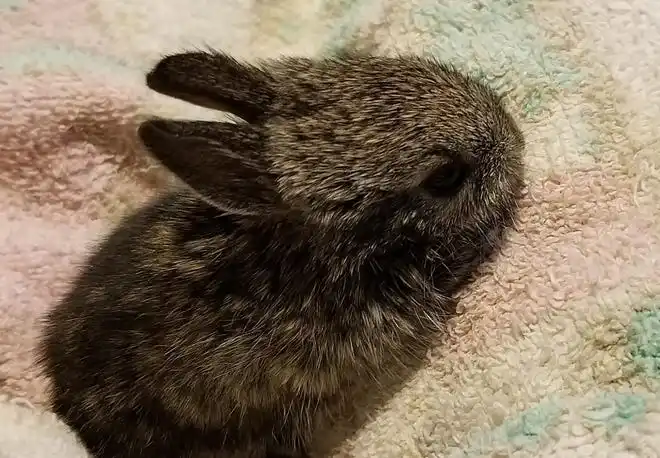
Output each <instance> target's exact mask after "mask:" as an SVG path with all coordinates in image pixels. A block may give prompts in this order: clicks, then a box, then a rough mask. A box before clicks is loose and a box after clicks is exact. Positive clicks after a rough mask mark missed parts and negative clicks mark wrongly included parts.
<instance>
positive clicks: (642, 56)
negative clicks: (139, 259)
mask: <svg viewBox="0 0 660 458" xmlns="http://www.w3.org/2000/svg"><path fill="white" fill-rule="evenodd" d="M658 42H660V9H658V8H657V5H656V4H655V2H653V1H652V0H626V1H610V2H603V1H598V0H555V1H550V0H408V1H402V0H270V1H265V0H222V1H217V0H196V1H189V0H161V1H159V2H144V1H138V0H135V1H131V0H85V1H83V0H0V44H1V46H0V211H1V212H2V214H1V219H0V220H1V223H0V241H1V243H0V280H1V281H2V286H3V287H2V288H0V393H2V394H4V395H5V396H6V397H7V398H13V399H14V401H11V402H10V401H5V402H0V406H1V407H0V423H2V424H0V432H1V434H0V456H2V457H3V458H4V457H6V456H10V457H12V458H14V457H25V456H43V457H46V456H48V457H52V456H55V453H56V452H55V451H54V450H56V449H57V445H56V444H65V445H62V446H61V447H62V448H61V449H60V450H62V457H64V456H67V457H75V456H78V454H79V453H80V451H79V452H74V451H72V452H66V450H65V448H64V447H69V446H71V444H72V442H67V441H70V440H71V439H72V438H71V437H69V438H68V439H67V438H66V436H67V435H68V434H69V433H67V432H66V429H63V428H60V427H59V426H57V424H56V423H53V418H52V416H51V415H49V414H48V413H45V412H43V409H44V406H43V401H44V395H43V393H44V387H45V386H44V383H43V381H42V380H40V379H39V378H38V377H37V372H36V370H35V368H34V367H33V364H32V362H33V359H32V356H31V351H32V348H33V344H34V342H35V338H36V336H37V332H38V318H39V316H40V315H41V314H42V313H43V312H44V311H45V310H46V309H47V308H48V307H51V306H52V305H53V304H54V303H55V302H56V300H57V298H58V297H60V296H61V295H62V294H63V292H64V290H65V289H66V287H67V281H68V280H69V279H70V278H71V275H72V274H73V272H74V269H75V266H76V264H77V263H78V262H79V261H80V260H81V258H82V256H83V255H84V254H85V252H86V250H87V249H88V247H89V245H90V244H91V243H93V242H94V241H95V240H97V239H98V237H99V236H100V235H101V234H102V233H103V232H105V231H107V230H108V229H109V228H110V227H111V225H112V224H113V223H114V222H115V221H116V219H117V217H118V215H120V214H122V213H124V212H126V211H128V210H129V209H131V208H134V206H135V205H137V204H139V203H140V202H142V201H143V200H144V199H145V198H147V197H148V196H149V195H150V194H151V193H152V192H153V191H154V190H155V189H156V188H158V187H159V186H163V184H164V183H165V180H166V178H165V176H164V174H163V172H162V171H161V170H160V169H158V168H156V167H153V164H151V163H150V162H148V161H147V160H145V159H144V155H143V153H142V152H141V151H140V149H139V147H138V146H137V144H136V141H135V135H134V130H135V126H136V123H137V122H138V120H139V119H140V118H141V117H142V116H144V115H145V114H159V115H166V116H171V115H174V116H181V117H205V118H208V117H212V116H216V115H215V114H213V113H209V112H207V111H205V110H202V109H197V108H193V107H190V106H187V105H185V104H183V103H181V102H177V101H174V100H169V99H167V98H165V97H162V96H158V95H156V94H152V93H150V92H149V91H147V89H146V88H145V86H144V82H143V74H144V72H145V70H146V69H147V68H148V67H149V66H150V65H152V64H153V63H154V62H155V60H156V59H158V58H159V57H160V55H161V53H166V52H167V53H169V52H175V51H180V50H183V49H187V48H191V47H197V48H199V47H204V46H212V47H217V48H221V49H224V50H227V51H229V52H231V53H234V54H235V55H237V56H239V57H244V58H254V57H264V56H271V55H277V54H280V53H295V54H318V53H322V52H327V51H332V50H333V49H337V48H340V47H343V46H356V47H359V48H362V49H369V50H372V51H374V52H377V53H383V54H389V53H395V52H398V51H412V52H417V53H428V54H432V55H434V56H436V57H438V58H441V59H444V60H448V61H451V62H452V63H454V64H456V65H457V66H458V67H459V68H462V69H465V70H466V71H469V72H471V73H475V74H480V75H482V76H483V77H484V78H485V79H486V80H487V81H489V82H490V83H491V84H492V85H494V86H495V87H496V88H497V89H498V90H500V91H502V92H503V93H506V94H507V96H506V100H507V103H508V104H509V106H510V107H511V109H512V111H513V113H514V114H515V116H516V117H517V118H518V119H519V121H520V124H521V126H522V128H523V130H524V131H525V134H526V138H527V141H528V148H527V164H528V167H529V173H528V184H529V185H528V190H527V195H526V197H525V200H524V203H523V208H522V220H521V224H520V227H519V231H518V232H516V233H515V234H514V236H513V239H512V242H511V243H510V244H509V246H508V247H507V249H506V250H505V252H504V253H503V254H502V256H501V257H500V258H499V259H498V260H497V262H496V263H494V264H493V265H492V266H490V267H489V268H488V269H487V272H486V274H485V275H484V276H483V277H482V279H481V280H480V281H479V282H477V283H476V284H475V285H473V286H472V287H471V288H470V290H469V291H467V292H466V295H465V298H464V299H463V301H462V305H461V309H460V312H461V313H460V314H459V315H458V316H457V317H456V318H455V319H453V320H452V321H451V323H450V325H449V331H448V336H447V338H446V339H444V341H443V342H442V343H439V344H438V346H437V348H436V349H435V350H434V351H432V352H431V353H430V355H429V359H430V362H429V365H428V367H425V368H424V369H422V370H421V371H419V372H418V373H417V374H416V375H415V376H414V377H413V378H412V379H411V380H410V381H409V382H408V383H407V384H406V385H405V386H404V387H402V388H401V389H400V390H398V391H397V392H396V393H395V394H394V395H393V396H392V397H391V399H390V400H389V402H388V403H387V404H385V405H384V406H382V408H380V409H376V410H373V409H371V410H369V409H366V408H365V409H364V410H360V409H358V411H359V412H360V415H358V416H361V417H362V418H361V419H360V421H362V423H363V424H362V426H361V428H360V429H359V430H358V431H357V432H356V433H355V434H352V435H348V434H347V435H346V438H345V440H344V441H343V443H342V445H341V447H340V449H339V451H338V452H337V455H336V456H346V457H348V456H353V457H358V458H361V457H374V458H376V457H377V458H389V457H392V458H394V457H425V458H432V457H433V458H439V457H457V458H458V457H496V456H498V457H501V456H509V455H512V456H518V457H532V456H538V455H541V456H546V457H550V456H556V457H570V456H621V457H624V456H626V457H640V458H641V457H652V456H660V440H659V438H658V437H659V435H660V419H659V416H660V399H659V398H658V396H657V392H658V391H657V388H658V382H659V381H660V297H659V295H658V294H659V292H660V283H659V282H658V280H659V278H660V266H659V265H658V259H659V258H660V224H659V223H660V180H659V178H660V172H659V170H660V154H659V152H658V142H659V140H660V124H659V123H658V119H660V80H659V78H658V68H660V48H659V47H658V46H656V43H658ZM16 399H22V400H24V401H25V400H27V401H29V402H30V403H31V404H33V405H34V406H35V407H34V409H32V408H29V407H23V406H22V405H21V404H17V403H16ZM26 430H27V431H28V432H26ZM32 433H34V434H32ZM35 435H36V436H35ZM35 437H37V438H38V439H34V438H35ZM21 441H22V442H21ZM49 444H50V445H49ZM38 447H43V448H42V450H43V452H42V453H41V454H39V452H38V451H34V450H37V449H38ZM67 453H68V454H67ZM58 458H59V457H58Z"/></svg>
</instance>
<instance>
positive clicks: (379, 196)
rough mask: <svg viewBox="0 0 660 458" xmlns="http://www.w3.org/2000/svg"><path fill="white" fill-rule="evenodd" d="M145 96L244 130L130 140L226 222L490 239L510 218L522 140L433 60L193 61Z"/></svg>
mask: <svg viewBox="0 0 660 458" xmlns="http://www.w3.org/2000/svg"><path fill="white" fill-rule="evenodd" d="M147 85H148V86H149V87H150V88H152V89H153V90H155V91H158V92H160V93H163V94H166V95H169V96H172V97H176V98H179V99H182V100H185V101H189V102H192V103H195V104H198V105H202V106H206V107H210V108H214V109H220V110H224V111H227V112H229V113H232V114H234V115H236V116H237V117H239V118H241V120H242V121H244V122H240V121H239V122H237V123H223V122H205V121H204V122H203V121H174V120H157V119H156V120H151V121H147V122H145V123H144V124H142V126H141V127H140V130H139V134H140V136H141V138H142V140H143V142H144V143H145V144H146V146H147V148H148V149H149V150H150V151H151V152H152V153H153V154H154V155H155V156H156V158H157V159H158V160H160V161H161V162H162V163H163V164H164V165H165V166H166V167H168V168H169V169H170V170H171V171H173V172H174V173H175V174H176V175H178V176H179V178H181V179H182V180H183V181H184V182H186V183H187V184H188V185H189V186H190V187H191V188H192V189H194V190H195V191H197V192H198V193H199V194H200V195H201V196H202V197H203V198H205V199H206V200H208V201H209V202H211V203H213V204H214V205H216V206H217V207H219V208H222V209H223V210H226V211H228V212H233V213H237V214H242V215H246V216H250V215H252V216H255V217H257V218H262V217H264V216H267V215H273V214H276V213H282V212H284V213H286V212H293V211H295V212H302V213H303V214H306V215H308V216H317V217H320V218H321V220H325V221H327V222H328V224H332V222H341V223H342V224H346V222H348V221H353V220H355V221H357V220H359V219H360V218H361V217H362V216H363V215H365V214H366V213H369V214H371V215H376V216H378V217H379V218H381V219H385V220H387V221H389V222H390V226H389V227H390V228H391V225H399V226H409V225H413V226H414V227H415V229H416V230H417V231H420V232H428V233H441V234H443V236H449V235H450V234H460V233H461V232H462V231H465V230H466V229H471V230H477V231H479V232H481V233H488V232H491V231H492V230H496V231H498V230H499V229H501V228H502V227H503V226H505V225H506V224H505V223H507V222H510V221H511V219H512V217H513V215H514V210H515V208H516V198H517V197H518V195H519V193H520V190H521V188H522V185H523V166H522V157H521V155H522V150H523V146H524V142H523V137H522V134H521V133H520V131H519V129H518V128H517V127H516V124H515V122H514V121H513V119H512V118H511V116H510V115H509V114H508V113H507V112H506V111H505V109H504V107H503V106H502V103H501V100H500V98H499V97H498V96H497V95H496V94H494V93H493V92H492V91H491V90H490V89H489V88H488V87H487V86H485V85H483V84H481V83H480V82H478V81H476V80H475V79H472V78H470V77H468V76H465V75H463V74H461V73H459V72H457V71H456V70H454V69H452V68H450V67H448V66H446V65H443V64H441V63H438V62H436V61H434V60H430V59H425V58H421V57H405V56H402V57H375V56H368V55H361V54H356V53H345V54H340V55H337V56H334V57H328V58H323V59H312V58H298V57H286V58H279V59H270V60H263V61H260V62H258V63H257V64H248V63H242V62H239V61H237V60H235V59H234V58H232V57H230V56H228V55H226V54H222V53H217V52H189V53H182V54H175V55H171V56H168V57H165V58H164V59H162V60H161V61H160V62H159V63H158V64H157V65H156V66H155V68H153V69H152V71H151V72H150V73H149V74H148V76H147Z"/></svg>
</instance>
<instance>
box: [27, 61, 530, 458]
mask: <svg viewBox="0 0 660 458" xmlns="http://www.w3.org/2000/svg"><path fill="white" fill-rule="evenodd" d="M147 84H148V86H149V87H150V88H152V89H154V90H156V91H159V92H161V93H163V94H167V95H170V96H173V97H178V98H180V99H183V100H186V101H190V102H193V103H197V104H201V105H204V106H208V107H212V108H216V109H221V110H226V111H228V112H231V113H233V114H235V115H237V116H239V117H240V118H242V120H243V121H245V122H238V123H223V122H201V121H174V120H151V121H147V122H145V123H143V124H142V125H141V127H140V128H139V136H140V138H141V139H142V141H143V142H144V144H145V145H146V147H147V148H148V150H149V151H150V152H151V154H153V155H154V156H155V157H156V158H157V159H158V160H159V161H160V162H161V163H162V164H163V165H164V166H165V167H167V168H168V169H169V170H170V171H172V172H173V173H174V174H175V175H176V176H178V177H179V178H180V179H181V182H182V185H181V186H180V188H177V189H174V190H172V191H170V192H168V193H166V194H165V195H163V196H161V197H160V198H158V199H157V200H156V201H155V202H153V203H151V204H150V205H148V206H147V207H145V208H143V209H141V210H140V211H138V212H137V213H136V214H134V215H132V216H129V217H128V218H126V219H125V220H124V221H123V222H122V223H121V224H120V225H119V227H118V228H117V229H116V230H115V231H114V233H113V234H112V235H110V236H109V237H108V238H107V240H105V242H104V243H103V244H102V245H101V246H100V248H99V249H98V251H96V253H94V254H93V255H92V256H91V257H90V258H89V259H88V261H87V263H86V266H85V267H84V269H82V272H81V273H80V276H79V277H78V278H77V280H76V282H75V284H74V286H73V288H72V290H71V292H70V293H69V294H68V295H67V296H66V297H65V298H64V300H63V301H62V302H61V303H60V304H59V305H58V306H57V307H55V308H54V310H53V311H52V312H50V314H49V315H48V316H47V318H46V321H47V323H46V326H45V335H44V337H43V340H42V343H41V347H40V361H41V364H42V365H43V367H44V369H45V372H46V374H47V375H48V377H49V378H50V380H51V381H52V394H51V395H52V406H53V409H54V411H55V412H56V413H57V414H58V415H59V416H60V417H61V418H62V419H63V420H64V421H65V422H66V423H67V424H68V425H70V426H71V427H72V428H73V429H74V430H75V431H76V432H77V433H78V434H79V436H80V437H81V439H82V441H83V443H84V444H85V446H86V447H87V449H88V450H89V451H90V453H91V454H93V455H94V456H95V457H99V458H168V457H172V458H174V457H176V458H201V457H209V458H210V457H215V458H220V457H223V458H225V457H232V458H239V457H240V458H264V457H271V458H272V457H302V456H306V454H307V451H306V449H307V445H308V443H309V441H310V437H311V435H312V433H313V431H314V428H315V424H316V420H317V418H319V417H322V416H323V414H324V412H326V410H327V408H328V407H329V406H330V405H334V403H338V402H342V399H343V397H342V395H343V393H346V392H347V391H346V390H347V388H348V387H351V386H352V385H353V384H355V382H357V381H359V380H369V379H372V380H379V374H382V373H383V372H384V371H386V367H387V365H388V364H389V361H391V360H400V361H405V359H406V357H407V355H408V354H409V353H410V352H411V351H412V349H415V348H424V347H425V346H427V345H429V344H430V342H431V340H432V339H433V337H434V336H435V335H436V334H437V331H438V330H439V327H440V326H441V324H442V322H443V319H444V318H445V317H446V315H447V314H448V310H449V305H450V302H451V297H452V295H453V294H454V293H455V292H456V290H457V288H458V287H459V286H460V284H461V283H463V282H464V281H465V280H466V279H467V278H468V277H469V276H470V275H471V274H472V272H473V271H474V269H475V267H476V266H477V265H478V264H479V263H480V262H482V261H483V259H484V258H485V257H486V256H488V255H489V254H490V253H494V252H496V248H497V246H498V244H499V241H500V240H501V236H502V234H503V231H504V230H505V229H506V228H507V227H508V226H510V225H511V224H512V222H513V220H514V215H515V210H516V207H517V198H518V196H519V194H520V190H521V188H522V185H523V178H522V177H523V167H522V157H521V154H522V150H523V138H522V135H521V133H520V131H519V130H518V128H517V127H516V125H515V123H514V121H513V120H512V118H511V117H510V116H509V115H508V114H507V113H506V111H505V110H504V108H503V107H502V105H501V102H500V100H499V98H498V97H497V96H496V95H495V94H494V93H493V92H491V90H490V89H488V88H487V87H485V86H484V85H482V84H481V83H479V82H477V81H476V80H474V79H471V78H469V77H467V76H464V75H462V74H460V73H458V72H457V71H455V70H453V69H451V68H449V67H447V66H445V65H442V64H440V63H438V62H435V61H432V60H427V59H424V58H418V57H374V56H367V55H362V54H355V53H345V54H341V55H338V56H335V57H332V58H323V59H310V58H293V57H290V58H280V59H272V60H265V61H261V62H259V63H258V64H253V65H250V64H246V63H240V62H238V61H236V60H234V59H232V58H231V57H229V56H227V55H225V54H222V53H213V52H191V53H183V54H177V55H172V56H169V57H167V58H164V59H163V60H162V61H160V62H159V63H158V65H157V66H156V67H155V68H154V69H153V70H152V71H151V72H150V73H149V75H148V77H147Z"/></svg>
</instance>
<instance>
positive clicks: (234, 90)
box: [147, 52, 275, 123]
mask: <svg viewBox="0 0 660 458" xmlns="http://www.w3.org/2000/svg"><path fill="white" fill-rule="evenodd" d="M147 86H149V88H151V89H153V90H154V91H157V92H160V93H161V94H165V95H169V96H171V97H176V98H178V99H181V100H185V101H187V102H190V103H194V104H196V105H201V106H204V107H207V108H213V109H218V110H222V111H228V112H230V113H232V114H235V115H237V116H239V117H241V118H242V119H244V120H245V121H247V122H250V123H252V122H257V121H259V120H260V119H261V118H263V116H264V114H265V112H267V111H268V108H269V106H270V105H271V104H272V103H273V100H274V98H275V91H274V90H273V89H272V84H271V79H270V77H269V75H268V73H267V72H266V71H264V70H262V69H260V68H258V67H255V66H252V65H248V64H243V63H240V62H238V61H237V60H235V59H233V58H231V57H229V56H227V55H226V54H222V53H218V52H188V53H181V54H174V55H171V56H168V57H165V58H163V59H162V60H161V61H160V62H158V64H156V66H155V67H154V68H153V69H152V70H151V71H150V72H149V73H148V74H147Z"/></svg>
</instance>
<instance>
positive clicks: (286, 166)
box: [267, 85, 515, 190]
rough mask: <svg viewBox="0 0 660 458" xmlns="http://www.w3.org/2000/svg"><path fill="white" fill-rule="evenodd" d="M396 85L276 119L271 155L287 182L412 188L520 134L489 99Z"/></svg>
mask: <svg viewBox="0 0 660 458" xmlns="http://www.w3.org/2000/svg"><path fill="white" fill-rule="evenodd" d="M389 87H390V91H385V92H384V93H377V92H374V93H373V94H372V93H365V94H364V95H363V96H361V97H358V96H355V97H345V96H344V95H345V94H344V92H342V91H338V92H336V97H335V99H333V100H330V99H329V96H328V95H326V96H325V97H326V98H325V103H321V102H318V101H315V103H316V105H312V102H310V105H308V106H307V108H308V110H307V111H306V112H303V113H301V114H294V115H290V116H276V117H274V118H273V119H272V120H271V121H270V122H269V126H268V127H269V140H268V141H269V143H270V145H269V147H268V148H267V150H268V151H269V152H270V154H272V160H273V166H274V168H275V171H276V173H277V174H279V175H280V177H281V178H280V183H281V184H283V185H284V186H285V187H290V186H300V185H302V184H303V183H304V185H305V186H312V185H313V184H318V182H320V181H322V182H323V183H324V185H325V186H337V187H338V186H347V187H352V188H354V189H355V188H356V187H362V188H364V189H373V188H377V189H379V190H396V189H402V188H407V187H410V186H411V185H413V184H414V183H415V182H416V181H417V180H418V178H419V176H420V174H423V173H428V172H429V170H430V169H432V168H433V167H437V166H439V165H441V164H443V163H446V162H447V161H448V160H449V158H450V156H451V155H454V156H455V155H461V156H462V157H464V158H465V159H467V160H470V161H480V160H483V159H485V158H483V157H480V155H483V152H484V151H491V150H493V146H494V145H497V144H502V143H507V142H509V140H508V138H509V137H511V136H515V132H514V130H515V125H514V124H513V122H512V121H511V120H510V118H508V115H507V114H506V113H505V112H504V111H503V109H502V108H501V107H500V106H499V103H497V102H496V101H495V100H494V99H492V98H490V97H489V95H488V94H486V95H483V96H482V95H480V94H474V95H471V93H470V92H466V91H463V92H462V93H461V95H460V96H459V95H456V96H451V95H448V94H447V91H443V90H442V88H440V89H438V88H432V89H428V90H425V89H424V88H419V87H416V88H415V87H407V88H406V91H407V92H402V91H401V90H399V91H394V90H392V85H390V86H389ZM335 89H337V87H335ZM310 106H312V108H311V109H310ZM501 159H502V158H500V159H499V160H501ZM489 160H491V161H492V160H493V159H492V158H490V159H489ZM364 189H363V190H364Z"/></svg>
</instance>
